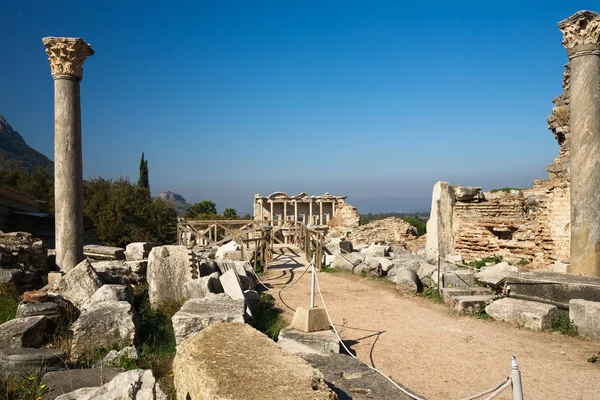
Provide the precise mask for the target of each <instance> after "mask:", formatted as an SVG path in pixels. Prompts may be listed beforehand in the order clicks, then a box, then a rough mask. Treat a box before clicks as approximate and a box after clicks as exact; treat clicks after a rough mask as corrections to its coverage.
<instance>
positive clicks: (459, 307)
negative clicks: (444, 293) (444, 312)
mask: <svg viewBox="0 0 600 400" xmlns="http://www.w3.org/2000/svg"><path fill="white" fill-rule="evenodd" d="M492 301H494V295H489V294H488V295H466V296H452V297H450V306H451V307H452V310H453V311H454V312H456V313H458V314H459V315H474V314H477V313H479V312H480V311H481V310H484V309H485V307H486V306H487V305H489V304H491V303H492Z"/></svg>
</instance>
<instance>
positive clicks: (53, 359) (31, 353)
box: [0, 347, 66, 377]
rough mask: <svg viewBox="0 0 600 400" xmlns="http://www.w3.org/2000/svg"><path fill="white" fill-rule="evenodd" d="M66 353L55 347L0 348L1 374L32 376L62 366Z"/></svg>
mask: <svg viewBox="0 0 600 400" xmlns="http://www.w3.org/2000/svg"><path fill="white" fill-rule="evenodd" d="M65 359H66V353H65V352H64V351H62V350H56V349H32V348H25V347H23V348H16V349H0V370H2V373H3V374H7V375H19V376H26V377H29V376H32V375H35V374H37V373H39V372H40V371H52V370H54V369H58V368H64V362H65Z"/></svg>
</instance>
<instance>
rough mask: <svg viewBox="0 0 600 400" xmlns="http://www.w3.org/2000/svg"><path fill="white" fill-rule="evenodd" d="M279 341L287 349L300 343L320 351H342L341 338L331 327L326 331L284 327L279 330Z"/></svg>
mask: <svg viewBox="0 0 600 400" xmlns="http://www.w3.org/2000/svg"><path fill="white" fill-rule="evenodd" d="M277 343H278V344H279V345H280V346H281V347H282V348H284V349H286V350H288V349H293V348H295V347H294V346H293V344H294V343H300V344H303V345H304V346H307V347H309V348H311V349H314V350H316V351H317V352H319V353H339V352H340V340H339V339H338V337H337V335H336V334H335V332H334V331H332V330H330V329H328V330H326V331H316V332H302V331H299V330H296V329H293V328H290V327H287V328H283V329H282V330H281V331H280V332H279V338H278V339H277ZM288 346H289V347H288ZM288 351H289V350H288ZM292 352H293V351H292Z"/></svg>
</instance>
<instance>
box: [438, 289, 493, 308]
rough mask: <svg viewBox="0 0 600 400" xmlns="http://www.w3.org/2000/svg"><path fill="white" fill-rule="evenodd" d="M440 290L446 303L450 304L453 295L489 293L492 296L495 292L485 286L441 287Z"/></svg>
mask: <svg viewBox="0 0 600 400" xmlns="http://www.w3.org/2000/svg"><path fill="white" fill-rule="evenodd" d="M440 292H441V294H442V298H443V299H444V303H447V304H450V303H451V300H452V298H453V297H457V296H482V295H488V296H491V295H493V294H494V292H493V291H492V290H491V289H488V288H483V287H477V286H474V287H465V288H456V287H452V288H448V287H446V288H441V289H440Z"/></svg>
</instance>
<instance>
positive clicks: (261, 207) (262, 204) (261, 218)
mask: <svg viewBox="0 0 600 400" xmlns="http://www.w3.org/2000/svg"><path fill="white" fill-rule="evenodd" d="M264 208H265V202H264V200H263V199H260V220H261V221H263V220H264V219H265V218H264V216H263V210H264Z"/></svg>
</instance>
